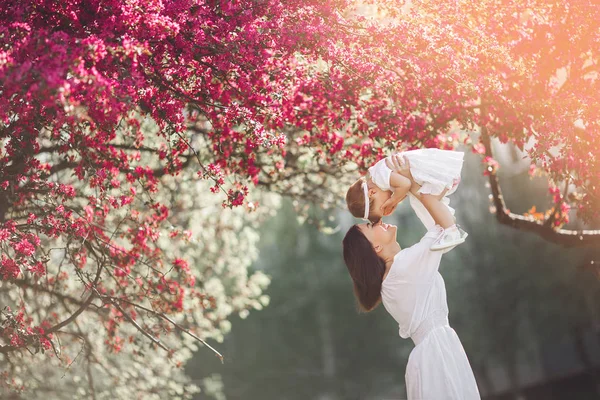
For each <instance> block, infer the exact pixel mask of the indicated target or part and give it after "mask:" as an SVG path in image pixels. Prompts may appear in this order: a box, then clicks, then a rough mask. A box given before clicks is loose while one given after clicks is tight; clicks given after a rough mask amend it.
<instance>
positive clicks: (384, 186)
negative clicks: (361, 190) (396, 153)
mask: <svg viewBox="0 0 600 400" xmlns="http://www.w3.org/2000/svg"><path fill="white" fill-rule="evenodd" d="M369 175H371V180H372V181H373V183H374V184H376V185H377V187H378V188H379V189H381V190H392V187H391V186H390V177H391V176H392V170H391V169H389V168H388V166H387V165H386V163H385V158H384V159H383V160H379V161H378V162H377V163H375V165H373V166H372V167H371V168H369Z"/></svg>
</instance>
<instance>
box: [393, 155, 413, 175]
mask: <svg viewBox="0 0 600 400" xmlns="http://www.w3.org/2000/svg"><path fill="white" fill-rule="evenodd" d="M390 158H391V161H392V165H393V166H394V172H397V173H399V174H401V175H404V176H411V175H410V161H408V158H406V157H402V156H401V155H400V154H392V155H391V156H390ZM402 160H404V164H403V163H402ZM411 180H412V179H411Z"/></svg>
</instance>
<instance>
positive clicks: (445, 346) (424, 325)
mask: <svg viewBox="0 0 600 400" xmlns="http://www.w3.org/2000/svg"><path fill="white" fill-rule="evenodd" d="M440 232H441V227H439V226H438V225H435V226H433V227H431V228H430V229H429V230H428V232H427V233H426V234H425V236H424V237H423V239H421V241H420V242H419V243H417V244H415V245H414V246H411V247H408V248H406V249H403V250H401V251H400V252H399V253H398V254H396V256H395V257H394V261H393V264H392V266H391V267H390V270H389V272H388V275H387V276H386V277H385V279H384V280H383V283H382V287H381V297H382V301H383V305H384V306H385V309H386V310H387V311H388V312H389V313H390V314H391V315H392V317H394V319H395V320H396V321H397V322H398V326H399V332H400V336H401V337H403V338H405V339H406V338H408V337H410V338H411V339H412V340H413V342H414V343H415V348H414V349H413V351H412V352H411V354H410V356H409V358H408V365H407V367H406V387H407V393H408V399H409V400H417V399H418V400H445V399H453V400H471V399H480V396H479V390H478V389H477V383H476V382H475V377H474V376H473V371H472V370H471V366H470V364H469V360H468V359H467V355H466V354H465V351H464V349H463V347H462V344H461V343H460V340H459V339H458V336H457V335H456V332H455V331H454V329H452V328H451V327H450V325H449V324H448V304H447V301H446V287H445V285H444V280H443V279H442V276H441V275H440V273H439V272H438V269H439V266H440V261H441V257H442V254H443V253H444V251H431V250H430V249H429V248H430V247H431V244H432V243H433V242H434V241H435V239H436V238H437V237H438V236H439V234H440Z"/></svg>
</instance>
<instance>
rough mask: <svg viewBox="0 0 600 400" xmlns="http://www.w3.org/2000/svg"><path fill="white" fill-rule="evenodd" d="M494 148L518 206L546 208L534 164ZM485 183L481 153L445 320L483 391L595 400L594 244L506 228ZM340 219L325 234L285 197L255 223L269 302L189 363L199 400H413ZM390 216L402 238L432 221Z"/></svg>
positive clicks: (405, 348) (598, 366)
mask: <svg viewBox="0 0 600 400" xmlns="http://www.w3.org/2000/svg"><path fill="white" fill-rule="evenodd" d="M499 158H503V159H502V163H501V164H502V165H503V168H502V169H501V171H500V173H499V177H500V180H501V182H502V185H503V188H504V194H505V199H506V202H507V205H508V207H509V208H510V209H511V210H512V211H515V212H527V211H528V210H531V208H532V206H536V208H537V209H538V210H545V209H547V207H548V206H550V205H551V202H550V199H549V197H548V196H547V186H546V180H545V179H543V178H539V177H538V178H535V177H530V176H529V174H528V162H525V163H522V160H521V157H520V156H519V155H518V154H517V153H516V152H514V151H513V150H512V149H511V148H509V147H506V148H504V151H503V152H501V154H500V155H499ZM486 182H487V178H486V177H485V176H483V166H482V165H481V162H480V159H479V158H478V157H476V156H475V155H473V154H467V156H466V161H465V166H464V169H463V181H462V184H461V187H460V188H459V190H458V192H457V193H456V194H454V195H453V196H451V205H452V206H453V207H454V208H455V209H456V216H457V220H458V222H459V223H460V224H461V225H462V226H463V228H464V229H465V230H466V231H467V232H469V234H470V236H469V238H468V239H467V242H466V243H465V244H463V245H460V246H459V247H457V248H456V249H455V250H453V251H452V252H450V253H448V254H447V255H445V256H444V258H443V261H442V266H441V273H442V276H443V277H444V279H445V282H446V286H447V291H448V304H449V308H450V324H451V325H452V327H453V328H454V329H455V330H456V331H457V333H458V335H459V337H460V338H461V340H462V342H463V345H464V348H465V350H466V352H467V355H468V357H469V359H470V361H471V365H472V367H473V370H474V372H475V375H476V377H477V381H478V385H479V388H480V392H481V394H482V397H483V398H485V399H489V400H492V399H493V400H500V399H519V400H524V399H527V400H529V399H582V400H583V399H598V398H600V285H599V281H598V278H597V276H596V275H595V272H594V265H593V264H591V262H590V260H592V259H593V258H594V257H597V256H598V252H599V251H600V249H593V248H571V249H567V248H563V247H560V246H557V245H553V244H550V243H548V242H546V241H544V240H542V239H541V238H539V237H537V236H536V235H534V234H531V233H526V232H521V231H517V230H514V229H511V228H509V227H506V226H501V225H500V224H498V223H497V222H496V220H495V218H494V216H493V215H492V214H491V212H490V211H493V209H490V207H491V203H490V200H489V186H488V185H487V183H486ZM332 218H333V220H332V221H330V223H329V225H330V226H333V227H335V229H334V231H333V232H332V233H330V234H325V233H323V232H320V231H318V230H317V229H315V228H314V227H313V226H311V225H309V224H299V222H298V220H297V217H296V215H295V212H294V211H293V207H292V205H291V204H290V203H286V204H284V206H283V207H282V208H281V210H280V211H279V212H278V213H277V215H276V216H275V217H273V218H272V219H270V220H268V221H267V223H265V224H264V226H263V227H262V228H261V232H260V233H261V244H260V256H259V259H258V260H257V261H256V262H255V263H254V265H253V269H254V270H262V271H264V272H265V273H266V274H268V275H269V276H270V277H271V285H270V286H269V288H268V289H267V290H266V294H268V295H269V296H270V304H269V305H268V306H267V307H265V308H264V309H263V310H261V311H253V312H251V313H250V314H249V315H248V316H245V315H244V317H245V318H244V319H242V318H239V317H235V318H233V319H232V330H231V332H230V333H229V334H227V335H226V336H225V338H224V342H223V343H218V344H217V347H218V348H219V350H220V351H221V352H222V353H223V354H224V356H225V362H224V364H221V363H220V362H219V361H218V359H216V358H214V357H212V356H211V355H210V354H208V353H207V352H206V351H204V349H200V351H199V352H197V353H196V354H195V356H194V357H193V358H192V359H191V360H190V362H188V364H187V366H186V372H187V374H188V375H190V376H191V377H192V378H193V379H194V380H204V382H208V383H209V384H208V386H207V389H208V390H205V391H204V392H203V393H201V394H198V395H197V397H196V398H197V399H209V398H215V397H216V398H217V399H219V400H224V399H228V400H235V399H244V400H254V399H256V400H258V399H260V400H270V399H273V400H274V399H278V400H280V399H289V400H301V399H302V400H305V399H317V400H351V399H373V400H375V399H377V400H386V399H405V398H406V392H405V387H404V371H405V367H406V363H407V360H408V355H409V353H410V351H411V350H412V348H413V343H412V341H410V340H403V339H402V338H400V337H399V336H398V329H397V325H396V323H395V321H394V320H393V319H392V317H391V316H389V315H388V314H387V313H386V311H385V309H384V308H383V307H382V306H380V307H378V309H376V310H375V311H374V312H371V313H368V314H359V313H358V312H357V308H356V303H355V301H354V298H353V294H352V286H351V281H350V278H349V275H348V273H347V271H346V267H345V265H344V263H343V259H342V255H341V241H342V238H343V236H344V234H345V232H346V230H347V229H348V228H349V227H350V226H351V225H352V224H353V223H356V222H357V221H355V220H354V219H353V218H352V217H351V216H350V215H349V214H348V213H347V212H346V211H345V210H339V211H338V212H337V213H335V215H332ZM388 222H390V223H394V224H396V225H398V241H399V243H400V245H401V246H402V247H407V246H410V245H412V244H414V243H416V242H417V241H418V240H419V239H420V237H421V235H422V234H423V233H424V231H425V229H424V228H423V226H422V225H421V224H420V222H419V220H418V219H417V218H416V217H415V215H414V213H413V211H412V209H411V208H410V206H409V205H408V202H404V203H402V204H401V205H400V206H399V207H398V209H397V210H396V212H395V214H394V215H393V216H391V217H390V218H389V220H388ZM207 378H208V379H207ZM206 379H207V380H206ZM211 388H212V390H211ZM211 392H212V393H213V394H212V395H211Z"/></svg>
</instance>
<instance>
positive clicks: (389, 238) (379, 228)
mask: <svg viewBox="0 0 600 400" xmlns="http://www.w3.org/2000/svg"><path fill="white" fill-rule="evenodd" d="M358 228H359V229H360V231H361V232H362V233H363V235H365V237H366V238H367V239H368V240H369V242H371V245H373V248H374V249H375V251H376V252H380V251H381V250H383V249H385V248H386V247H388V246H389V245H391V244H394V243H396V231H397V229H398V228H397V227H396V225H390V224H385V223H383V222H382V221H379V222H378V223H376V224H372V223H370V222H369V223H365V224H360V225H358Z"/></svg>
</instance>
